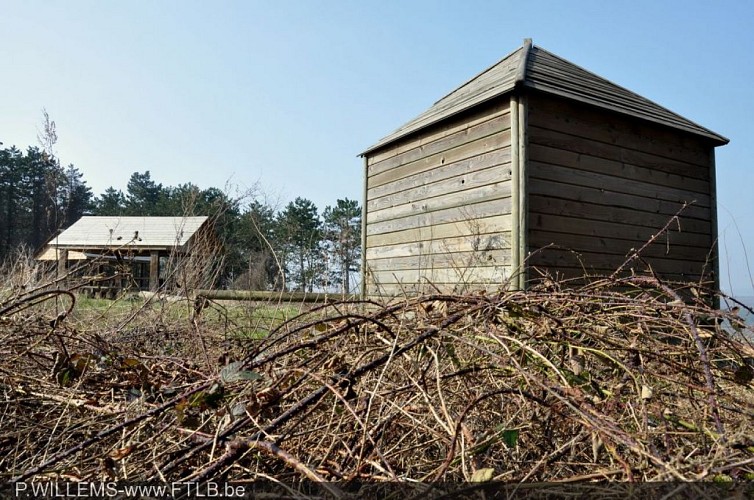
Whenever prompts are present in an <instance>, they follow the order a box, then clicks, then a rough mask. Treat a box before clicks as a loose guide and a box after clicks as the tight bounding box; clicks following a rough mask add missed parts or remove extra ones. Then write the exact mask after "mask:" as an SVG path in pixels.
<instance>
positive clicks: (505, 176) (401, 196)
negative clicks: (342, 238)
mask: <svg viewBox="0 0 754 500" xmlns="http://www.w3.org/2000/svg"><path fill="white" fill-rule="evenodd" d="M510 178H511V169H510V168H509V167H508V166H507V165H497V166H493V167H489V168H485V169H482V170H474V171H472V172H470V173H468V174H465V175H459V176H456V177H449V178H447V179H442V180H438V181H434V179H433V178H432V176H430V175H427V178H426V179H425V180H426V182H425V183H424V184H417V185H416V186H415V187H413V188H411V189H407V190H405V191H399V192H397V193H394V194H390V195H387V196H382V197H381V198H377V199H375V200H371V201H368V202H367V209H368V210H369V213H370V214H371V213H374V212H377V211H378V210H384V209H387V208H392V207H397V206H401V205H408V204H412V203H413V204H417V203H421V202H422V201H423V200H428V199H431V198H437V197H443V198H445V197H449V196H451V194H452V193H460V192H466V191H469V190H473V189H475V188H480V187H482V186H486V185H491V184H497V185H499V183H500V182H502V181H509V180H510Z"/></svg>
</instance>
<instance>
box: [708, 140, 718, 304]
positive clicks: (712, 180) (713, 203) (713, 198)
mask: <svg viewBox="0 0 754 500" xmlns="http://www.w3.org/2000/svg"><path fill="white" fill-rule="evenodd" d="M709 163H710V170H709V198H710V212H711V214H710V215H711V218H712V228H711V232H712V238H711V239H712V248H711V249H710V252H711V256H712V274H713V278H712V279H713V284H712V286H713V289H714V291H715V295H714V297H713V298H712V304H711V305H712V307H714V308H715V309H720V295H718V294H717V292H719V291H720V239H719V238H720V236H719V235H718V234H717V231H718V227H717V173H716V170H717V168H716V166H715V148H712V147H711V148H710V161H709Z"/></svg>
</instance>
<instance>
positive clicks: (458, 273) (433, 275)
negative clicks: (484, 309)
mask: <svg viewBox="0 0 754 500" xmlns="http://www.w3.org/2000/svg"><path fill="white" fill-rule="evenodd" d="M509 273H510V269H509V268H508V267H506V266H491V267H472V268H466V269H454V268H438V269H422V270H417V269H408V270H396V271H372V270H371V269H370V270H369V281H370V282H371V283H373V284H378V283H382V284H390V283H464V284H502V283H503V282H504V281H505V280H506V279H507V277H508V275H509Z"/></svg>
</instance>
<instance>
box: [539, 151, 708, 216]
mask: <svg viewBox="0 0 754 500" xmlns="http://www.w3.org/2000/svg"><path fill="white" fill-rule="evenodd" d="M529 176H530V178H533V179H545V180H550V181H556V182H560V183H562V184H563V193H564V196H563V197H564V198H572V199H575V197H576V196H578V193H579V190H580V188H581V186H589V187H593V188H599V189H605V190H608V191H615V192H618V193H625V194H632V195H636V196H642V197H644V198H649V199H655V200H665V201H670V202H676V203H684V202H688V203H691V202H695V204H697V205H699V206H702V207H709V206H710V197H709V195H707V194H701V193H694V192H690V191H686V190H683V189H679V188H672V187H667V186H658V185H656V184H650V183H647V182H641V181H637V180H630V179H619V178H616V177H613V176H611V175H604V174H598V173H595V172H584V171H583V170H576V169H573V168H568V167H562V166H560V165H552V164H549V163H541V162H538V161H535V160H533V159H532V160H531V161H530V162H529ZM637 208H638V207H637Z"/></svg>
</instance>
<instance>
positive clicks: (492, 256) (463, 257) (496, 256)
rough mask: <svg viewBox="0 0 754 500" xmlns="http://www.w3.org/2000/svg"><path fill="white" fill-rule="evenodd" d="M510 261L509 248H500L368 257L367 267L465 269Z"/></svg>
mask: <svg viewBox="0 0 754 500" xmlns="http://www.w3.org/2000/svg"><path fill="white" fill-rule="evenodd" d="M510 263H511V255H510V249H502V250H488V251H477V252H473V251H472V252H453V253H447V252H446V253H437V254H427V255H412V256H408V257H393V258H388V259H370V260H369V263H368V267H369V269H371V270H372V271H375V272H377V271H390V270H406V269H419V270H421V269H435V268H446V269H447V268H451V269H465V268H468V267H488V266H510Z"/></svg>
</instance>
